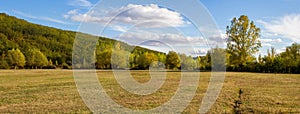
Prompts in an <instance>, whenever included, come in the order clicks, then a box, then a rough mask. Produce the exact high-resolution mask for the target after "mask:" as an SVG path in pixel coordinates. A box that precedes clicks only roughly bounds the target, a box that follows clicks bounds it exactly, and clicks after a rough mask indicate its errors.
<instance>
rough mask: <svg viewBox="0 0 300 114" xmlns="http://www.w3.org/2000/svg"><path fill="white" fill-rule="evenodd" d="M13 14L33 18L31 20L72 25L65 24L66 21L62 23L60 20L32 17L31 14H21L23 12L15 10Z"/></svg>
mask: <svg viewBox="0 0 300 114" xmlns="http://www.w3.org/2000/svg"><path fill="white" fill-rule="evenodd" d="M13 12H14V13H16V14H18V15H21V16H24V17H27V18H31V19H38V20H43V21H50V22H54V23H59V24H70V23H67V22H64V21H61V20H58V19H53V18H49V17H38V16H33V15H30V14H27V13H24V12H21V11H16V10H13Z"/></svg>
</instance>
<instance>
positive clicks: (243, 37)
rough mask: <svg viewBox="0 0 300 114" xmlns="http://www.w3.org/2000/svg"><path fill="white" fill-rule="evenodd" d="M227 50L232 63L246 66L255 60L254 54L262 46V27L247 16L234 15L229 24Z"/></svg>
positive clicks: (237, 65) (235, 65) (236, 65)
mask: <svg viewBox="0 0 300 114" xmlns="http://www.w3.org/2000/svg"><path fill="white" fill-rule="evenodd" d="M226 34H227V36H228V39H227V52H228V53H229V54H230V58H229V59H230V65H233V66H234V67H241V66H245V65H246V63H247V62H249V61H253V60H252V58H253V54H255V53H257V52H258V51H259V48H260V47H261V42H260V40H259V38H260V28H258V27H256V25H255V24H254V22H253V21H251V22H250V20H249V19H248V17H247V16H245V15H242V16H240V17H239V18H236V17H234V18H233V19H232V21H231V25H230V26H227V30H226Z"/></svg>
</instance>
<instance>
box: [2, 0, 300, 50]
mask: <svg viewBox="0 0 300 114" xmlns="http://www.w3.org/2000/svg"><path fill="white" fill-rule="evenodd" d="M176 1H177V2H175V1H172V2H169V1H166V3H164V1H160V0H148V1H141V0H126V1H121V2H120V0H100V1H98V0H51V1H42V0H20V1H15V0H6V1H2V2H1V4H0V12H4V13H7V14H9V15H11V16H16V17H18V18H21V19H25V20H27V21H29V22H33V23H37V24H41V25H46V26H51V27H56V28H60V29H64V30H72V31H81V32H86V33H89V34H94V35H100V36H105V37H109V38H114V39H118V40H121V41H124V42H127V43H129V44H132V45H141V46H144V47H147V48H150V49H155V50H159V51H163V52H167V51H168V50H175V51H178V52H180V53H186V54H188V55H203V54H205V53H206V51H207V50H208V49H209V48H210V47H212V46H211V44H212V43H216V42H223V40H224V39H225V38H226V35H225V33H226V26H228V25H230V20H231V19H232V18H233V17H239V16H241V15H247V16H248V17H249V19H250V20H252V21H254V23H255V24H256V25H257V26H258V27H259V28H261V39H260V40H261V42H262V46H263V47H262V48H261V49H260V52H259V53H258V54H262V55H265V54H266V52H267V49H270V48H271V47H274V48H275V49H276V50H277V52H278V53H280V52H283V51H284V50H285V47H286V46H290V45H291V44H292V43H294V42H296V43H300V7H299V5H300V1H299V0H191V1H197V2H198V3H199V4H202V5H203V7H204V9H206V10H205V11H204V10H203V9H201V8H198V7H200V6H202V5H199V4H195V3H196V2H190V1H183V0H176ZM206 11H208V12H209V13H210V16H211V17H212V19H213V21H211V18H208V17H209V16H204V15H203V13H205V12H206ZM197 16H198V17H197ZM199 16H202V17H199ZM198 21H199V22H198ZM201 21H202V22H201ZM212 22H215V24H216V25H217V28H216V29H218V32H213V33H215V34H216V35H213V34H209V31H212V30H211V28H214V27H207V28H205V24H207V23H212ZM86 27H88V28H86ZM100 29H101V30H100ZM102 29H103V30H102ZM222 39H223V40H222Z"/></svg>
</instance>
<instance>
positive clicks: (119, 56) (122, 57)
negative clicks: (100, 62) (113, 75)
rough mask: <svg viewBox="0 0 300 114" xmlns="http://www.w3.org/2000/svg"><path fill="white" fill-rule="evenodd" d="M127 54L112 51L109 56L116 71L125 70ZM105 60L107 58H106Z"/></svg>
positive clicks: (121, 51)
mask: <svg viewBox="0 0 300 114" xmlns="http://www.w3.org/2000/svg"><path fill="white" fill-rule="evenodd" d="M128 54H129V53H127V52H126V51H124V50H114V51H112V55H111V65H112V67H113V68H116V69H124V68H127V57H128ZM106 59H107V58H106Z"/></svg>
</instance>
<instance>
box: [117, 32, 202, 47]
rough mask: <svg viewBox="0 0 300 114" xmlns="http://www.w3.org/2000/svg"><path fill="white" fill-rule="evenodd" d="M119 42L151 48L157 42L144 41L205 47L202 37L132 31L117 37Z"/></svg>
mask: <svg viewBox="0 0 300 114" xmlns="http://www.w3.org/2000/svg"><path fill="white" fill-rule="evenodd" d="M118 39H119V40H121V41H124V42H127V43H130V44H134V45H139V44H140V43H143V45H149V46H153V45H154V44H155V45H158V44H157V42H145V41H149V40H151V41H159V42H163V43H166V44H170V45H176V46H191V45H206V39H204V38H203V37H201V36H199V37H191V36H184V35H182V34H172V33H162V34H160V33H152V32H146V31H134V32H131V31H129V32H126V33H125V34H122V35H120V36H119V37H118Z"/></svg>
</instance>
